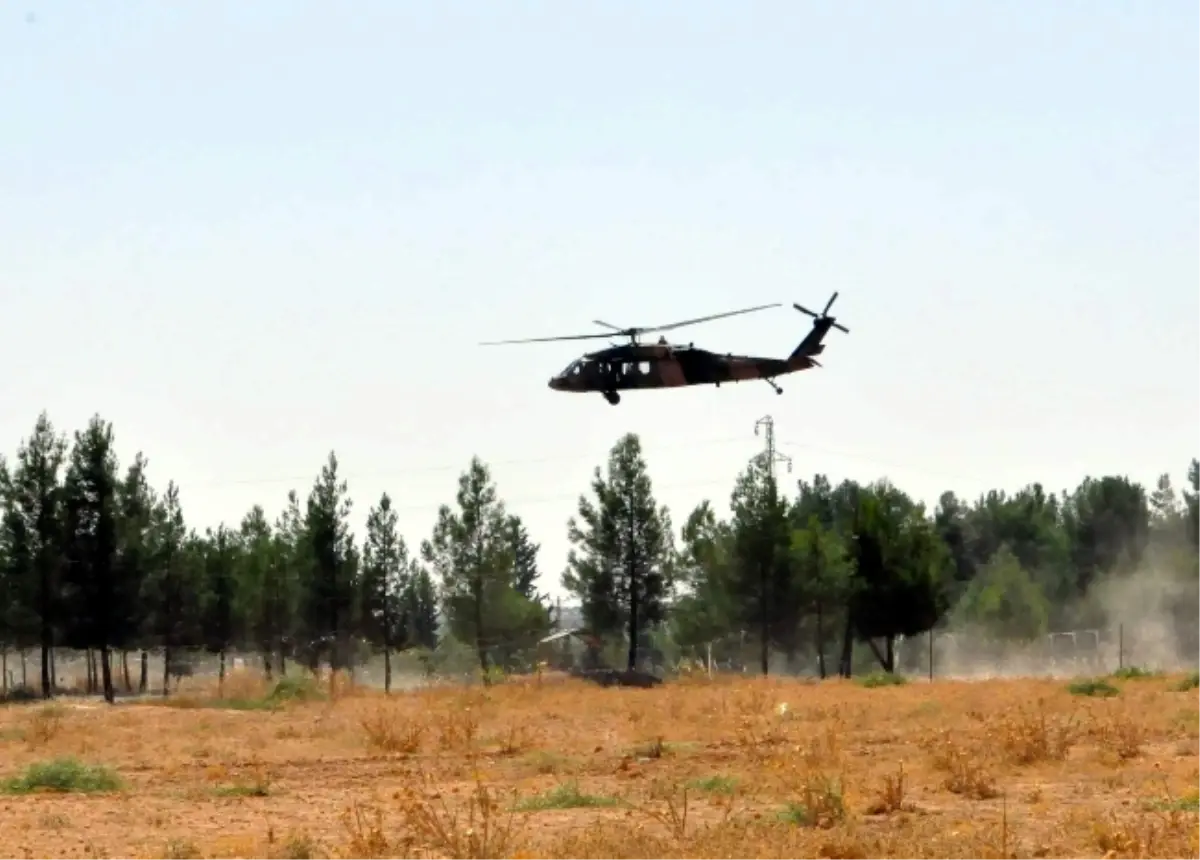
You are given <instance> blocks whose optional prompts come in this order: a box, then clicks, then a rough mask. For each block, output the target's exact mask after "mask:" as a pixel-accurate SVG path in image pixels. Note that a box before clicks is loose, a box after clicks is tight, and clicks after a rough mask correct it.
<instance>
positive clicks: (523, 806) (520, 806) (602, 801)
mask: <svg viewBox="0 0 1200 860" xmlns="http://www.w3.org/2000/svg"><path fill="white" fill-rule="evenodd" d="M618 803H619V801H618V800H617V799H616V798H615V797H607V796H604V795H596V794H584V793H583V792H582V791H580V790H579V783H577V782H575V781H574V780H571V781H570V782H563V783H559V784H558V785H556V786H554V788H552V789H550V790H549V791H546V792H543V793H542V794H538V795H534V796H533V797H526V798H522V799H521V800H519V801H517V804H516V810H517V811H518V812H541V811H543V810H547V809H584V808H591V807H603V806H617V805H618Z"/></svg>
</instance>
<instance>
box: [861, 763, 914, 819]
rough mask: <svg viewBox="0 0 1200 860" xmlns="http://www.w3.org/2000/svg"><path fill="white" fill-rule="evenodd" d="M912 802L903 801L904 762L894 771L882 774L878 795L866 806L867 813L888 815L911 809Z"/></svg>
mask: <svg viewBox="0 0 1200 860" xmlns="http://www.w3.org/2000/svg"><path fill="white" fill-rule="evenodd" d="M912 808H913V807H912V804H905V802H904V762H900V766H899V768H898V769H897V771H896V772H895V773H887V774H884V775H883V785H882V786H881V787H880V791H879V795H878V796H877V797H876V798H875V800H874V801H872V802H871V805H870V806H868V807H867V814H868V815H890V814H891V813H893V812H900V811H901V810H911V809H912Z"/></svg>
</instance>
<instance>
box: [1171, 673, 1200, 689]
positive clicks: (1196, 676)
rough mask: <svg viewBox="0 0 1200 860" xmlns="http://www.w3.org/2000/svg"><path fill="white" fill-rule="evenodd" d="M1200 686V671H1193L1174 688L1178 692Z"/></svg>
mask: <svg viewBox="0 0 1200 860" xmlns="http://www.w3.org/2000/svg"><path fill="white" fill-rule="evenodd" d="M1197 687H1200V672H1193V673H1192V674H1190V675H1188V676H1187V677H1185V678H1184V679H1183V680H1181V681H1180V682H1179V683H1177V684H1176V685H1175V686H1174V687H1173V688H1172V689H1174V691H1175V692H1177V693H1186V692H1188V691H1189V690H1195V689H1196V688H1197Z"/></svg>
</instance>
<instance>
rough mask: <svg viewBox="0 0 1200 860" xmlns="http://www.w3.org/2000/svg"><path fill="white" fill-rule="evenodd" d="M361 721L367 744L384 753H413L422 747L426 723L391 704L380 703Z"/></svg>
mask: <svg viewBox="0 0 1200 860" xmlns="http://www.w3.org/2000/svg"><path fill="white" fill-rule="evenodd" d="M359 723H360V725H361V726H362V729H363V733H364V734H365V735H366V738H367V746H369V747H370V748H371V749H376V750H379V751H380V752H384V753H400V754H401V755H412V754H413V753H415V752H418V751H419V750H420V749H421V740H422V739H423V738H424V736H425V724H424V723H422V722H421V721H419V720H416V719H413V718H412V717H409V716H407V715H405V714H402V713H400V712H399V711H398V709H397V708H395V707H392V706H389V705H380V706H377V707H375V708H373V709H372V710H370V711H368V712H367V713H366V714H364V715H363V716H362V717H361V718H360V719H359Z"/></svg>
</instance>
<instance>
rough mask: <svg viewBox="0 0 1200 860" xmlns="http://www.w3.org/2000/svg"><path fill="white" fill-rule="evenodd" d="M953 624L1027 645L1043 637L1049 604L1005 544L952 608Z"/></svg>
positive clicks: (1047, 621) (1047, 622)
mask: <svg viewBox="0 0 1200 860" xmlns="http://www.w3.org/2000/svg"><path fill="white" fill-rule="evenodd" d="M951 615H952V624H953V625H954V626H960V625H961V626H971V627H974V628H975V629H978V630H981V631H982V632H984V633H985V634H987V635H990V636H993V637H996V638H998V639H1005V640H1012V641H1019V642H1029V641H1032V640H1034V639H1036V638H1037V637H1039V636H1043V635H1045V633H1046V630H1047V627H1048V625H1049V619H1050V603H1049V601H1048V600H1047V599H1046V595H1045V594H1044V593H1043V591H1042V589H1041V586H1039V585H1038V583H1037V582H1035V581H1034V579H1033V577H1031V576H1030V575H1029V573H1028V572H1026V571H1025V569H1024V568H1022V567H1021V562H1020V561H1019V560H1018V559H1017V557H1016V555H1014V554H1013V552H1012V551H1011V550H1010V549H1009V547H1008V545H1007V544H1001V545H1000V548H999V549H997V550H996V552H995V553H994V554H993V555H992V557H991V558H990V559H989V560H988V562H987V564H986V565H984V567H983V568H982V569H981V570H980V571H979V572H978V573H977V574H976V575H975V578H974V579H973V580H972V581H971V583H970V585H969V586H968V587H967V590H966V593H964V594H963V596H962V597H961V598H960V599H959V601H958V604H957V605H956V606H955V607H954V610H953V612H952V613H951Z"/></svg>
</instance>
